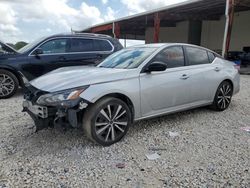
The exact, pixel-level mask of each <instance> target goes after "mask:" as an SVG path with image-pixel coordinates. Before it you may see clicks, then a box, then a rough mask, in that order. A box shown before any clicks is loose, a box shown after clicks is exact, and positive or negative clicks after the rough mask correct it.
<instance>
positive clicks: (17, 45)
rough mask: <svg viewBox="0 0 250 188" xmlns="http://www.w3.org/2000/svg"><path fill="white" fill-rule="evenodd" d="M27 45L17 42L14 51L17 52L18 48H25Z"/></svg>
mask: <svg viewBox="0 0 250 188" xmlns="http://www.w3.org/2000/svg"><path fill="white" fill-rule="evenodd" d="M27 44H28V43H26V42H23V41H20V42H17V43H16V44H15V49H16V50H19V49H20V48H22V47H24V46H26V45H27Z"/></svg>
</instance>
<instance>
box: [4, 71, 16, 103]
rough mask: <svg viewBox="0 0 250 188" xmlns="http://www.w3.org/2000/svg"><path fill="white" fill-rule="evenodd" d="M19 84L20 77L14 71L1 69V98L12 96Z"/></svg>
mask: <svg viewBox="0 0 250 188" xmlns="http://www.w3.org/2000/svg"><path fill="white" fill-rule="evenodd" d="M18 86H19V84H18V79H17V77H16V76H15V75H14V74H13V73H11V72H9V71H7V70H3V69H0V99H7V98H10V97H12V96H13V95H14V94H15V93H16V91H17V89H18Z"/></svg>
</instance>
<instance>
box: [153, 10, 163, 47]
mask: <svg viewBox="0 0 250 188" xmlns="http://www.w3.org/2000/svg"><path fill="white" fill-rule="evenodd" d="M160 25H161V19H160V17H159V13H155V15H154V43H158V42H159V34H160Z"/></svg>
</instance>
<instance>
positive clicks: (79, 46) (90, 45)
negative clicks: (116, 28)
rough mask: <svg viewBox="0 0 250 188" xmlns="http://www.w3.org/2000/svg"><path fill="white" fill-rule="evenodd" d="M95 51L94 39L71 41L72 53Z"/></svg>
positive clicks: (75, 39)
mask: <svg viewBox="0 0 250 188" xmlns="http://www.w3.org/2000/svg"><path fill="white" fill-rule="evenodd" d="M90 51H96V50H94V41H93V39H80V38H74V39H71V52H90Z"/></svg>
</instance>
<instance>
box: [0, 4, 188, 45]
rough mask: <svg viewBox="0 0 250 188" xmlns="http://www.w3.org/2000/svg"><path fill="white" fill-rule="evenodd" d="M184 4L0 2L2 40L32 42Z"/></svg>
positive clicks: (0, 32)
mask: <svg viewBox="0 0 250 188" xmlns="http://www.w3.org/2000/svg"><path fill="white" fill-rule="evenodd" d="M183 1H185V0H0V40H2V41H5V42H10V43H16V42H17V41H26V42H31V41H33V40H36V39H38V38H40V37H43V36H48V35H52V34H56V33H65V32H70V31H71V29H73V30H82V29H84V28H87V27H90V26H92V25H95V24H98V23H103V22H106V21H111V20H114V19H117V18H121V17H124V16H128V15H133V14H137V13H141V12H145V11H148V10H152V9H155V8H159V7H162V6H166V5H170V4H174V3H180V2H183ZM130 43H131V44H133V43H134V42H133V41H131V42H130Z"/></svg>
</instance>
